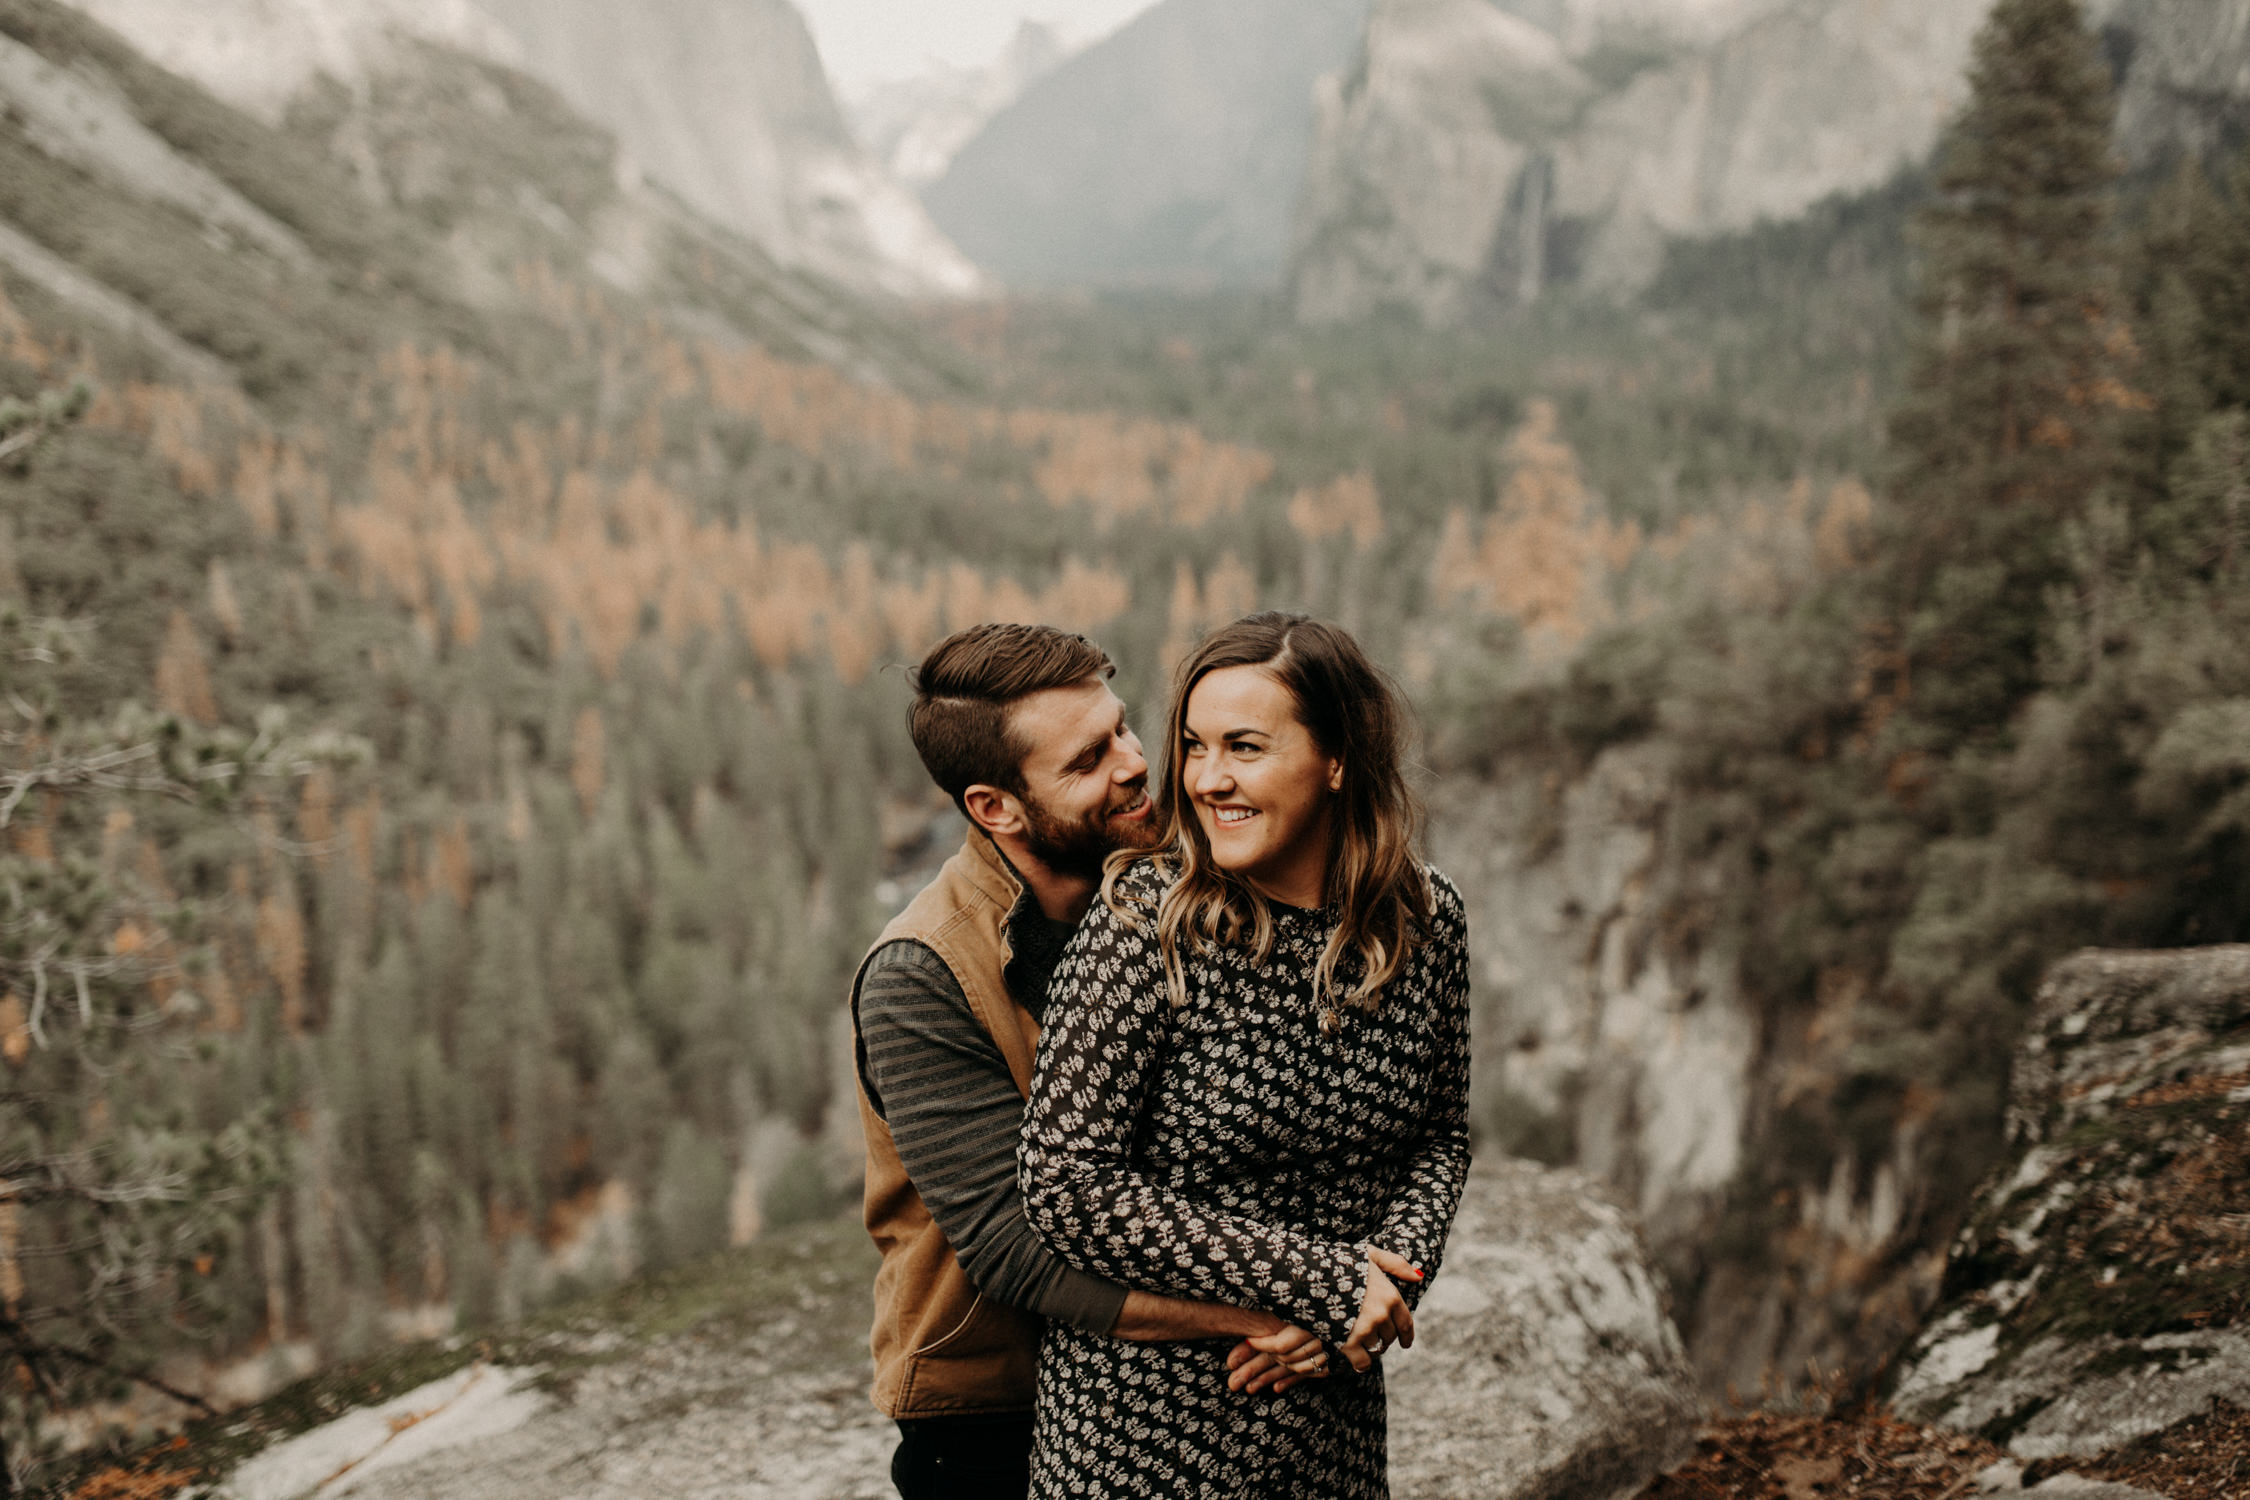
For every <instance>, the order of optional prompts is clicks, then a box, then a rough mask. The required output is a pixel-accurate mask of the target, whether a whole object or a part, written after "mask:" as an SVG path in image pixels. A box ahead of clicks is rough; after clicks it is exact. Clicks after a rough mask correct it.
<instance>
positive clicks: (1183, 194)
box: [923, 0, 1367, 286]
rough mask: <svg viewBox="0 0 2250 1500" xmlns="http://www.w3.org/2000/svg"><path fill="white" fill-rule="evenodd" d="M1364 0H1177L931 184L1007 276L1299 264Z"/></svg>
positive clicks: (1179, 278)
mask: <svg viewBox="0 0 2250 1500" xmlns="http://www.w3.org/2000/svg"><path fill="white" fill-rule="evenodd" d="M1366 14H1367V4H1366V0H1164V3H1162V4H1159V5H1157V6H1154V7H1153V8H1151V9H1150V10H1148V11H1147V12H1145V13H1144V14H1142V15H1141V16H1139V17H1137V18H1136V19H1135V20H1133V21H1132V22H1130V23H1129V24H1127V25H1126V26H1125V27H1124V28H1123V29H1121V30H1120V31H1118V32H1117V33H1116V34H1115V35H1113V36H1111V37H1109V38H1108V39H1107V40H1105V41H1103V42H1101V43H1099V44H1098V45H1096V46H1093V47H1090V48H1088V49H1087V50H1086V51H1084V52H1082V53H1080V54H1079V55H1078V56H1076V57H1074V58H1072V59H1071V60H1070V61H1069V62H1066V63H1064V64H1063V65H1062V66H1061V67H1059V68H1057V69H1056V70H1055V71H1053V72H1052V73H1050V74H1048V75H1047V76H1046V77H1045V78H1043V79H1042V80H1041V81H1040V82H1039V83H1037V84H1036V85H1034V86H1033V87H1032V88H1031V89H1029V90H1027V91H1026V92H1025V94H1024V95H1023V97H1022V98H1021V99H1019V100H1017V101H1016V102H1015V103H1014V104H1013V105H1011V106H1010V107H1009V108H1008V109H1006V110H1004V111H1002V112H1001V113H1000V114H999V115H998V116H996V117H995V118H994V119H993V120H992V121H991V123H990V124H988V125H987V126H986V127H985V128H984V129H983V130H982V131H981V132H980V133H979V134H978V135H977V136H976V138H975V139H974V140H972V141H970V142H969V143H968V145H967V146H965V147H964V148H963V149H962V150H961V152H960V154H959V155H958V156H956V157H955V158H954V160H953V162H952V165H951V167H950V168H949V169H948V170H947V172H946V174H945V175H944V176H943V177H941V178H940V179H938V180H937V181H936V182H934V183H932V184H931V185H930V186H929V187H928V188H927V189H926V190H925V192H924V194H923V200H924V201H925V202H926V203H927V204H928V205H929V207H930V212H931V214H932V216H933V217H934V218H935V219H936V220H937V222H938V224H939V225H940V226H941V227H942V228H943V229H944V230H945V231H946V233H947V234H949V235H950V236H951V237H952V238H953V240H954V242H955V243H956V244H958V245H960V246H961V248H962V249H963V250H964V251H966V252H967V253H968V255H969V257H970V258H971V259H973V260H975V261H976V262H977V263H978V264H979V265H981V266H983V267H984V268H985V269H987V270H988V271H990V272H992V273H993V274H994V275H995V276H997V277H999V278H1000V279H1001V280H1002V281H1005V282H1011V283H1020V284H1027V285H1049V286H1052V285H1072V284H1083V283H1087V282H1136V281H1140V282H1148V281H1158V282H1190V283H1193V282H1199V281H1200V282H1222V283H1227V282H1233V283H1240V282H1251V283H1257V282H1269V281H1272V280H1273V279H1275V278H1276V277H1277V276H1278V275H1279V273H1280V271H1281V268H1282V266H1283V264H1284V263H1285V262H1286V260H1287V256H1288V249H1289V234H1290V224H1291V215H1292V212H1293V209H1294V205H1295V203H1296V200H1297V195H1298V191H1299V189H1300V187H1301V185H1302V184H1303V181H1304V173H1305V164H1306V162H1307V160H1308V157H1309V153H1310V150H1311V145H1312V127H1313V112H1312V99H1313V85H1314V82H1315V80H1317V79H1318V78H1320V77H1321V76H1322V75H1323V74H1327V73H1332V72H1335V71H1337V70H1339V69H1341V68H1343V67H1345V66H1346V65H1347V64H1348V63H1349V61H1350V59H1351V54H1352V50H1353V49H1354V48H1355V47H1356V46H1357V45H1358V43H1359V39H1360V33H1361V29H1362V26H1363V24H1364V21H1365V18H1366Z"/></svg>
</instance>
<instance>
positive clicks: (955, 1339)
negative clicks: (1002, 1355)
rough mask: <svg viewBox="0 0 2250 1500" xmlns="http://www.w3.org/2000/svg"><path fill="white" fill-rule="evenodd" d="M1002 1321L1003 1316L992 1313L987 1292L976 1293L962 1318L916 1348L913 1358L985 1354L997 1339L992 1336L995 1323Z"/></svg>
mask: <svg viewBox="0 0 2250 1500" xmlns="http://www.w3.org/2000/svg"><path fill="white" fill-rule="evenodd" d="M1002 1322H1004V1320H1003V1319H1000V1318H997V1317H995V1316H994V1315H993V1312H992V1309H991V1307H990V1306H989V1305H987V1303H986V1302H985V1300H984V1293H982V1292H977V1293H975V1294H973V1295H972V1296H971V1297H970V1299H969V1309H968V1311H967V1312H964V1313H963V1314H961V1320H960V1321H959V1322H957V1323H955V1324H954V1325H953V1326H952V1327H951V1328H949V1329H947V1330H946V1331H945V1332H944V1333H942V1334H940V1335H939V1336H938V1337H937V1338H936V1339H935V1340H934V1341H932V1342H930V1343H927V1344H924V1345H923V1346H922V1347H921V1348H919V1349H917V1350H915V1351H914V1357H915V1358H916V1359H929V1358H932V1357H944V1356H948V1355H956V1356H957V1355H962V1354H981V1353H984V1352H986V1351H987V1350H988V1349H989V1348H990V1347H991V1345H992V1344H993V1342H994V1340H993V1338H992V1331H993V1325H995V1324H998V1323H1002Z"/></svg>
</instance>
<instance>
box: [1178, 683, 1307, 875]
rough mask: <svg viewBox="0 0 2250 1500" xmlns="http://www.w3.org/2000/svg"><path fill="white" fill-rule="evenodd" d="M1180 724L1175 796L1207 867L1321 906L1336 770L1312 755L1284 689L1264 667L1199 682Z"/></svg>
mask: <svg viewBox="0 0 2250 1500" xmlns="http://www.w3.org/2000/svg"><path fill="white" fill-rule="evenodd" d="M1184 717H1185V719H1186V730H1185V733H1184V734H1183V735H1182V737H1181V744H1180V746H1179V755H1180V762H1179V764H1180V792H1181V794H1182V795H1183V796H1185V797H1186V798H1187V800H1188V801H1189V802H1190V803H1191V804H1192V805H1193V806H1194V808H1195V818H1196V822H1197V823H1198V824H1200V825H1201V826H1202V829H1203V837H1204V839H1205V840H1206V841H1207V842H1208V843H1209V844H1210V846H1211V858H1212V860H1213V861H1214V862H1215V863H1216V864H1217V865H1218V866H1219V868H1220V869H1222V870H1226V871H1228V872H1229V873H1231V874H1234V875H1238V876H1240V877H1241V878H1242V879H1244V880H1246V881H1248V882H1249V883H1250V884H1251V886H1253V887H1254V888H1255V889H1257V890H1258V891H1259V892H1260V893H1261V894H1263V895H1266V896H1269V897H1271V898H1272V899H1274V900H1276V901H1283V902H1286V903H1288V904H1289V905H1291V906H1318V905H1320V903H1321V898H1322V896H1323V895H1324V894H1325V888H1326V885H1327V876H1328V844H1329V807H1330V804H1332V803H1333V802H1334V801H1335V799H1336V791H1337V789H1338V788H1339V787H1341V786H1342V785H1343V772H1344V768H1343V763H1342V762H1341V761H1338V760H1335V759H1333V758H1331V757H1329V756H1326V755H1323V754H1322V753H1321V752H1320V747H1319V746H1317V745H1315V744H1314V743H1313V737H1312V734H1311V732H1310V731H1309V730H1307V729H1306V728H1305V726H1304V725H1303V724H1301V723H1299V722H1298V721H1297V705H1296V702H1295V701H1294V700H1293V699H1292V698H1291V697H1290V696H1289V690H1288V689H1287V688H1285V687H1283V686H1282V685H1281V683H1280V681H1279V679H1277V678H1276V677H1274V675H1273V674H1272V673H1270V672H1268V671H1267V670H1266V669H1265V668H1263V667H1221V668H1220V669H1218V670H1217V671H1215V672H1210V673H1207V674H1205V676H1203V677H1202V678H1201V679H1200V680H1199V681H1198V682H1197V683H1196V684H1195V687H1194V689H1193V690H1192V691H1190V692H1189V694H1188V701H1187V713H1186V714H1185V715H1184Z"/></svg>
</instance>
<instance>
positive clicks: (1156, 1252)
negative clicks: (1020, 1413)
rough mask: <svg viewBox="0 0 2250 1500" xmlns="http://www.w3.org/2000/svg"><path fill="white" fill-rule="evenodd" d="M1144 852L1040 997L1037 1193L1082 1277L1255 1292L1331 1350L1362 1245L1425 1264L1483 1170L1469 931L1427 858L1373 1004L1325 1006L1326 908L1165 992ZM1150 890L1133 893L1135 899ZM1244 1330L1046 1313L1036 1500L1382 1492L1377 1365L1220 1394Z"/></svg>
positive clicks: (1033, 1144) (1223, 1294)
mask: <svg viewBox="0 0 2250 1500" xmlns="http://www.w3.org/2000/svg"><path fill="white" fill-rule="evenodd" d="M1165 884H1166V878H1165V877H1164V876H1163V875H1161V874H1160V873H1159V867H1158V866H1157V865H1155V864H1154V863H1153V862H1146V861H1144V862H1143V863H1141V864H1139V865H1136V866H1135V867H1133V869H1131V870H1130V871H1128V872H1127V873H1126V875H1125V876H1124V877H1123V878H1122V879H1121V880H1120V882H1119V888H1120V894H1121V895H1122V896H1124V897H1126V898H1128V899H1127V901H1125V902H1121V905H1124V906H1125V909H1126V911H1127V913H1128V915H1126V916H1120V915H1118V914H1117V913H1116V912H1113V911H1111V910H1110V909H1109V907H1108V906H1106V905H1105V904H1104V903H1102V902H1100V901H1096V902H1095V903H1094V907H1093V910H1092V911H1091V912H1089V913H1088V914H1087V917H1086V920H1085V922H1084V923H1083V924H1082V925H1081V926H1080V927H1079V930H1078V935H1077V937H1076V938H1075V939H1073V941H1072V943H1071V946H1070V949H1069V950H1068V951H1067V952H1066V953H1065V954H1064V956H1063V960H1062V963H1061V965H1060V966H1059V967H1058V968H1057V969H1056V971H1055V979H1054V984H1053V987H1052V989H1051V990H1050V991H1049V993H1048V1000H1047V1011H1046V1018H1045V1019H1046V1026H1047V1030H1046V1034H1045V1035H1044V1036H1043V1037H1042V1038H1041V1040H1040V1045H1039V1061H1038V1067H1037V1070H1036V1072H1035V1074H1034V1076H1033V1079H1032V1085H1031V1100H1030V1104H1029V1106H1028V1107H1027V1110H1026V1113H1025V1117H1024V1140H1023V1151H1022V1156H1021V1172H1022V1177H1023V1186H1024V1196H1025V1206H1026V1210H1027V1212H1028V1213H1029V1215H1030V1217H1031V1222H1032V1224H1033V1226H1034V1227H1035V1228H1036V1229H1037V1230H1038V1231H1039V1233H1040V1235H1041V1236H1042V1237H1043V1238H1044V1239H1046V1241H1047V1242H1048V1244H1050V1245H1051V1246H1053V1247H1054V1250H1055V1252H1056V1253H1057V1254H1058V1255H1060V1256H1061V1257H1062V1258H1063V1259H1064V1260H1065V1261H1068V1262H1069V1263H1070V1264H1072V1265H1074V1266H1076V1267H1078V1268H1079V1269H1081V1270H1084V1271H1089V1272H1092V1273H1094V1274H1096V1275H1100V1276H1106V1277H1109V1278H1111V1279H1112V1280H1115V1281H1119V1282H1122V1283H1124V1284H1125V1285H1127V1286H1129V1287H1138V1288H1141V1289H1143V1290H1146V1291H1151V1292H1160V1293H1165V1294H1169V1295H1172V1296H1178V1297H1189V1298H1195V1299H1199V1300H1203V1301H1211V1302H1228V1303H1233V1304H1235V1305H1237V1306H1250V1307H1259V1308H1264V1309H1266V1310H1267V1311H1270V1312H1273V1313H1275V1314H1277V1315H1278V1316H1280V1317H1282V1318H1284V1319H1286V1320H1288V1321H1289V1322H1292V1323H1295V1324H1297V1325H1298V1326H1299V1327H1302V1328H1304V1329H1307V1330H1308V1331H1310V1332H1312V1333H1315V1334H1317V1335H1319V1336H1320V1338H1321V1339H1323V1340H1324V1341H1325V1342H1326V1343H1327V1344H1328V1345H1329V1346H1330V1348H1331V1350H1332V1351H1333V1350H1334V1348H1335V1347H1336V1346H1337V1345H1340V1344H1341V1343H1342V1342H1343V1340H1344V1338H1345V1337H1346V1335H1347V1334H1348V1333H1349V1332H1350V1329H1351V1325H1352V1322H1353V1320H1354V1319H1355V1318H1356V1317H1357V1316H1358V1313H1359V1304H1360V1298H1361V1296H1362V1294H1363V1293H1364V1291H1365V1288H1366V1264H1367V1251H1368V1248H1369V1247H1370V1246H1380V1247H1381V1248H1383V1249H1386V1250H1391V1251H1395V1252H1396V1253H1398V1254H1400V1255H1403V1256H1405V1257H1406V1258H1407V1260H1409V1261H1410V1262H1412V1263H1413V1264H1414V1265H1416V1266H1417V1267H1419V1268H1421V1270H1422V1271H1423V1272H1424V1276H1425V1279H1424V1280H1423V1281H1422V1282H1420V1283H1418V1284H1416V1285H1414V1286H1412V1287H1401V1289H1400V1290H1401V1291H1402V1292H1403V1293H1404V1294H1405V1295H1406V1296H1407V1297H1408V1298H1409V1300H1413V1299H1415V1298H1417V1297H1418V1296H1419V1294H1420V1292H1421V1290H1422V1289H1423V1288H1425V1287H1427V1286H1428V1285H1429V1282H1428V1280H1427V1278H1428V1277H1429V1276H1430V1275H1434V1274H1435V1272H1436V1270H1437V1265H1438V1257H1439V1254H1440V1252H1441V1251H1442V1250H1443V1248H1444V1244H1445V1236H1446V1231H1447V1230H1448V1228H1449V1227H1450V1226H1451V1224H1452V1222H1453V1212H1454V1209H1455V1207H1456V1206H1457V1205H1458V1204H1459V1202H1460V1197H1461V1184H1462V1179H1463V1178H1464V1176H1465V1175H1466V1173H1467V1171H1468V1165H1469V1132H1468V1083H1469V1007H1468V998H1469V997H1468V990H1469V985H1468V948H1467V942H1466V928H1465V924H1464V922H1463V917H1462V906H1461V896H1460V893H1459V892H1458V891H1457V890H1455V889H1454V888H1453V885H1452V884H1451V882H1449V881H1447V880H1446V879H1445V877H1443V876H1442V875H1437V874H1435V873H1434V872H1433V873H1432V875H1431V884H1432V889H1433V894H1434V896H1435V900H1434V902H1433V913H1432V926H1431V931H1430V932H1429V934H1428V936H1427V937H1426V939H1425V940H1424V941H1423V942H1422V943H1421V944H1420V945H1419V946H1418V947H1417V948H1416V950H1415V953H1414V957H1413V960H1412V962H1411V964H1410V965H1409V967H1408V970H1407V972H1406V973H1405V974H1404V975H1402V976H1401V977H1400V978H1399V979H1398V980H1396V981H1394V982H1393V983H1392V985H1391V986H1390V987H1389V988H1388V989H1387V990H1386V991H1385V992H1384V994H1383V997H1382V1004H1381V1007H1380V1008H1379V1009H1378V1010H1377V1011H1375V1012H1373V1013H1370V1012H1367V1011H1365V1010H1357V1009H1351V1010H1344V1011H1342V1012H1341V1013H1340V1014H1333V1015H1330V1016H1329V1017H1327V1020H1328V1024H1327V1025H1325V1026H1324V1024H1323V1019H1324V1018H1323V1011H1322V1008H1321V1006H1319V1005H1318V1004H1316V1002H1315V997H1314V994H1313V984H1312V976H1313V970H1314V966H1315V964H1317V963H1318V961H1319V958H1320V953H1321V950H1322V948H1323V946H1324V945H1325V944H1326V942H1327V940H1328V935H1329V933H1330V931H1331V930H1332V928H1333V924H1334V920H1335V918H1334V914H1333V913H1331V912H1326V911H1312V910H1306V909H1303V908H1297V907H1287V906H1279V905H1276V906H1275V907H1274V915H1275V923H1276V936H1275V941H1274V947H1273V952H1272V954H1271V955H1270V956H1269V957H1268V959H1267V961H1266V962H1265V963H1263V964H1259V963H1256V962H1254V961H1253V960H1252V957H1251V954H1250V952H1249V950H1248V949H1247V948H1226V949H1221V950H1219V951H1217V952H1214V953H1211V954H1206V955H1200V956H1198V955H1194V954H1188V955H1185V960H1184V962H1185V970H1186V976H1185V977H1186V980H1187V1003H1186V1004H1185V1005H1184V1006H1182V1007H1179V1008H1177V1009H1175V1007H1174V1006H1173V1005H1172V1003H1171V1001H1170V999H1169V997H1168V996H1167V993H1166V989H1165V982H1164V971H1163V965H1162V960H1161V958H1160V956H1159V953H1158V949H1157V945H1156V938H1155V934H1154V930H1153V923H1152V922H1148V921H1143V920H1140V919H1139V917H1138V915H1137V914H1138V913H1143V912H1145V913H1153V912H1154V910H1155V906H1156V900H1157V898H1158V897H1159V896H1160V895H1161V894H1162V892H1163V890H1164V887H1165ZM1134 899H1137V900H1138V901H1141V902H1145V903H1146V904H1145V905H1142V906H1139V907H1136V906H1134V905H1132V904H1131V901H1132V900H1134ZM1233 1344H1234V1340H1231V1339H1212V1340H1203V1341H1199V1342H1194V1343H1132V1342H1128V1341H1126V1340H1122V1339H1115V1338H1109V1337H1105V1336H1103V1335H1099V1334H1092V1333H1088V1332H1085V1331H1084V1330H1082V1329H1077V1328H1071V1327H1067V1326H1065V1325H1062V1324H1049V1325H1048V1328H1047V1332H1046V1336H1045V1342H1044V1343H1043V1344H1042V1345H1041V1347H1040V1354H1039V1396H1038V1417H1037V1436H1036V1438H1035V1443H1034V1450H1033V1456H1032V1493H1033V1495H1035V1496H1040V1497H1063V1496H1072V1497H1079V1496H1162V1497H1180V1496H1192V1495H1207V1496H1225V1497H1236V1496H1244V1497H1247V1496H1267V1495H1271V1496H1292V1497H1298V1496H1302V1497H1336V1500H1369V1497H1383V1496H1387V1495H1388V1493H1389V1488H1388V1483H1387V1480H1386V1478H1385V1459H1384V1417H1385V1413H1384V1399H1383V1379H1382V1373H1381V1368H1380V1366H1379V1365H1378V1367H1377V1369H1376V1370H1375V1371H1374V1372H1373V1373H1371V1374H1369V1375H1367V1376H1355V1375H1353V1374H1352V1373H1351V1367H1350V1366H1349V1365H1348V1364H1346V1363H1345V1362H1344V1360H1343V1358H1342V1356H1341V1355H1338V1354H1334V1353H1333V1352H1332V1353H1331V1356H1330V1360H1329V1367H1330V1370H1331V1372H1332V1373H1331V1374H1330V1375H1329V1376H1328V1378H1326V1379H1322V1380H1308V1381H1306V1382H1304V1383H1303V1384H1301V1385H1298V1386H1296V1387H1295V1388H1294V1389H1292V1390H1289V1391H1286V1392H1283V1393H1281V1394H1279V1395H1276V1394H1273V1393H1271V1392H1268V1393H1264V1394H1260V1395H1256V1396H1251V1395H1243V1394H1238V1393H1236V1392H1232V1391H1229V1390H1228V1389H1227V1383H1226V1381H1227V1370H1226V1356H1227V1352H1228V1350H1229V1349H1230V1348H1232V1347H1233Z"/></svg>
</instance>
